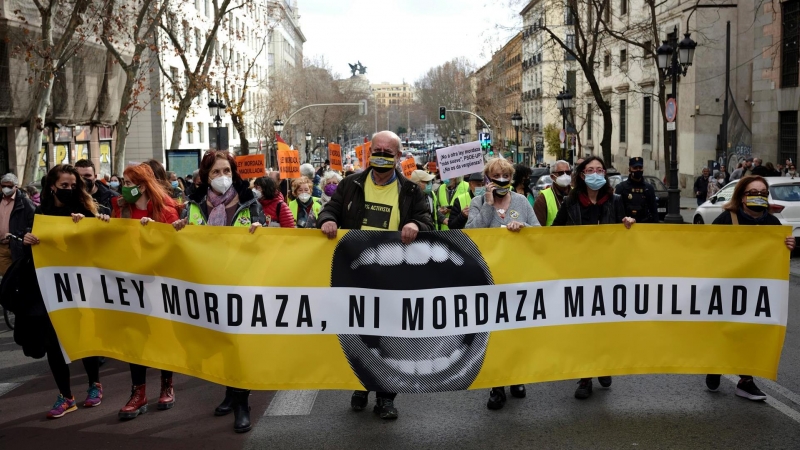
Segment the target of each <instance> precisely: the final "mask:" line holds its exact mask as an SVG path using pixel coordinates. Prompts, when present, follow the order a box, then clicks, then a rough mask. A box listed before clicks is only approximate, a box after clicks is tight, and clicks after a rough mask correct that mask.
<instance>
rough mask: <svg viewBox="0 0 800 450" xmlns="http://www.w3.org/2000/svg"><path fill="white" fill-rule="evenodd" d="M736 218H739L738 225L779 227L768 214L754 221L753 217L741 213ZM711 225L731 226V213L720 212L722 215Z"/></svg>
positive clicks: (778, 223) (775, 218)
mask: <svg viewBox="0 0 800 450" xmlns="http://www.w3.org/2000/svg"><path fill="white" fill-rule="evenodd" d="M737 217H738V218H739V225H781V221H780V220H778V218H777V217H775V216H773V215H772V214H769V213H767V214H765V215H764V216H763V217H761V218H759V219H754V218H753V217H751V216H749V215H747V214H742V213H738V214H737ZM713 225H733V219H731V212H730V211H722V213H721V214H720V215H719V216H717V218H716V219H714V222H713Z"/></svg>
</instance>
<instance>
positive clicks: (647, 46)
mask: <svg viewBox="0 0 800 450" xmlns="http://www.w3.org/2000/svg"><path fill="white" fill-rule="evenodd" d="M642 45H643V46H644V49H643V50H642V53H643V55H642V56H643V57H644V58H650V56H651V54H652V52H653V41H644V42H643V43H642Z"/></svg>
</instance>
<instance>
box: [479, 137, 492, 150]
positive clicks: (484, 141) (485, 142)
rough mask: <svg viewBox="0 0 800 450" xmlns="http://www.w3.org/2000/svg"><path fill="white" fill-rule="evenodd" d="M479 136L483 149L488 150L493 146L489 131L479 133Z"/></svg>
mask: <svg viewBox="0 0 800 450" xmlns="http://www.w3.org/2000/svg"><path fill="white" fill-rule="evenodd" d="M478 138H479V139H480V141H481V149H483V150H488V149H489V148H490V147H491V146H492V138H491V135H490V134H489V133H479V135H478Z"/></svg>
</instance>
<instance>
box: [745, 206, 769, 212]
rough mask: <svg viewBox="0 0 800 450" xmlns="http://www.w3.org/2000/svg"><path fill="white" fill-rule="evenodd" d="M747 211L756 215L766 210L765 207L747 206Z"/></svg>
mask: <svg viewBox="0 0 800 450" xmlns="http://www.w3.org/2000/svg"><path fill="white" fill-rule="evenodd" d="M747 209H749V210H750V211H753V212H756V213H763V212H764V211H766V210H767V207H766V206H748V207H747Z"/></svg>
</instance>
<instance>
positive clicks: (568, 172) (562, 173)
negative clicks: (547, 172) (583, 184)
mask: <svg viewBox="0 0 800 450" xmlns="http://www.w3.org/2000/svg"><path fill="white" fill-rule="evenodd" d="M553 174H554V175H558V176H561V175H572V171H571V170H558V171H555V172H553Z"/></svg>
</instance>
